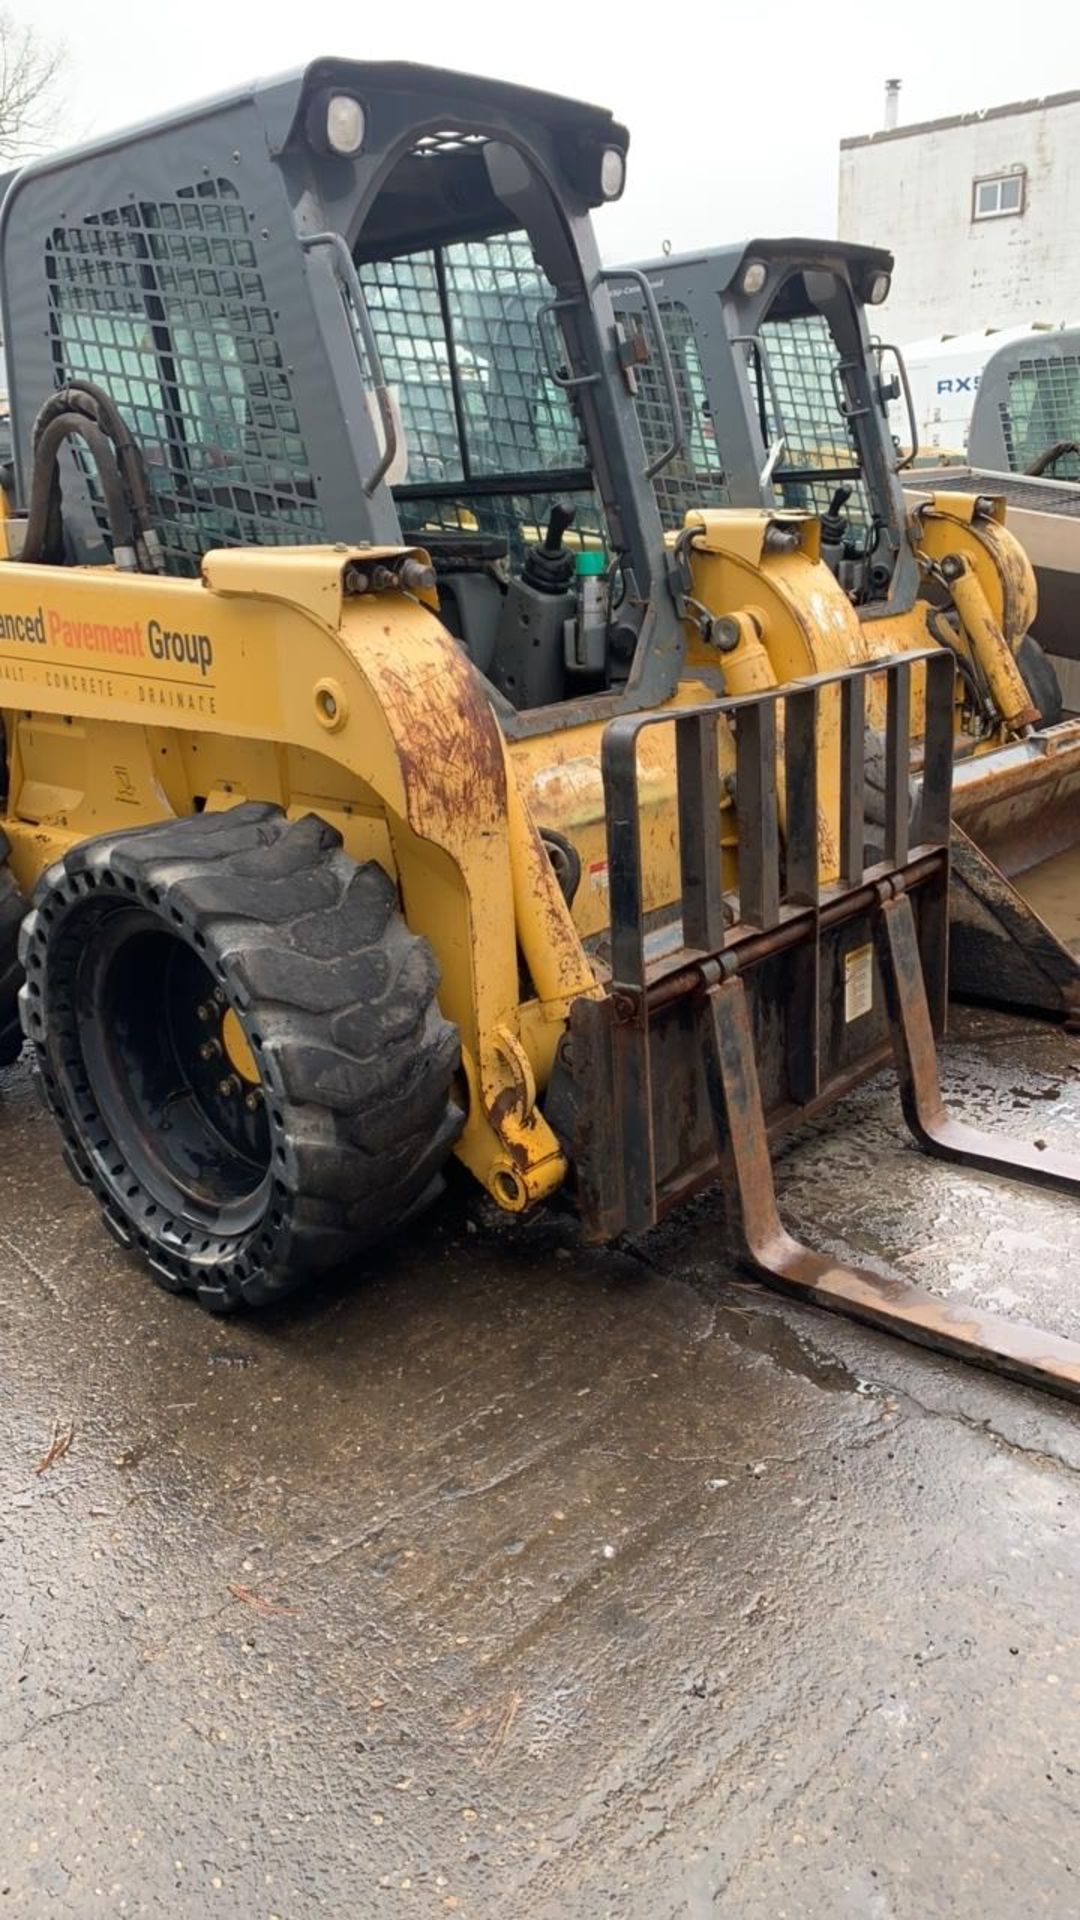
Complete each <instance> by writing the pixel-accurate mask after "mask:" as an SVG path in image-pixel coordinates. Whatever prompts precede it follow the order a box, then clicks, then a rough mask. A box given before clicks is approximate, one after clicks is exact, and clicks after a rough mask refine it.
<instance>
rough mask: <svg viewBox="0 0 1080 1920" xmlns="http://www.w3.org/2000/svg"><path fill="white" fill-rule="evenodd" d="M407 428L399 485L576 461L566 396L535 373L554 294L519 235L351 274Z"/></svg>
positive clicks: (373, 264) (368, 265)
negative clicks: (543, 312) (543, 315)
mask: <svg viewBox="0 0 1080 1920" xmlns="http://www.w3.org/2000/svg"><path fill="white" fill-rule="evenodd" d="M358 272H359V276H360V284H361V286H362V287H363V289H364V296H365V298H366V300H367V304H368V311H369V313H370V315H371V321H372V325H373V327H374V329H375V336H376V339H377V340H378V343H379V351H380V353H381V355H382V359H383V364H384V366H385V368H386V374H387V379H388V380H389V381H390V383H391V384H392V385H393V386H395V387H396V388H397V400H398V406H399V408H400V411H401V416H402V421H403V424H404V428H405V436H406V441H407V449H408V468H407V473H406V481H405V484H407V485H409V486H413V485H423V484H424V483H425V482H430V481H437V482H443V481H447V480H462V479H465V478H467V477H469V476H471V475H476V476H479V475H493V474H498V475H506V476H511V477H512V476H513V475H514V474H517V473H543V472H546V471H551V470H553V469H557V468H568V467H580V466H582V465H583V463H584V454H583V451H582V446H581V436H580V434H579V432H578V429H577V425H576V422H575V420H574V416H573V413H572V412H571V409H570V405H569V402H568V400H567V398H566V395H565V393H564V392H563V391H562V390H561V389H560V388H559V387H557V386H555V385H554V384H553V382H552V381H551V380H550V379H549V378H548V376H547V372H546V369H545V367H544V364H543V359H542V353H541V346H540V335H539V330H538V329H539V324H540V322H539V315H540V309H541V308H542V307H543V306H544V305H545V303H546V302H547V301H549V300H551V299H553V297H554V294H553V290H552V288H551V286H550V285H549V283H548V281H547V279H546V278H545V276H544V275H543V273H542V272H541V270H540V268H539V266H538V265H537V263H536V260H535V259H534V257H533V252H532V247H531V245H530V243H529V240H528V238H527V237H526V236H525V235H524V234H507V235H499V236H497V237H495V238H494V239H489V240H468V241H459V242H457V243H455V244H454V245H452V246H448V247H443V248H438V249H432V250H429V251H426V252H423V253H414V254H408V255H405V256H401V257H399V258H397V259H394V260H370V261H366V262H364V264H363V265H361V266H360V267H359V268H358Z"/></svg>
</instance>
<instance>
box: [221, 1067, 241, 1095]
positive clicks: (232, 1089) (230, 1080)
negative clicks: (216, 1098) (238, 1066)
mask: <svg viewBox="0 0 1080 1920" xmlns="http://www.w3.org/2000/svg"><path fill="white" fill-rule="evenodd" d="M217 1090H218V1092H219V1093H220V1095H221V1097H222V1099H223V1100H231V1099H232V1098H233V1097H234V1095H235V1094H238V1093H239V1091H240V1082H239V1080H238V1079H237V1077H236V1075H235V1073H227V1074H226V1075H225V1078H224V1080H219V1081H218V1084H217Z"/></svg>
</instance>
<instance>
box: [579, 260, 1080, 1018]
mask: <svg viewBox="0 0 1080 1920" xmlns="http://www.w3.org/2000/svg"><path fill="white" fill-rule="evenodd" d="M892 264H893V263H892V257H891V255H890V254H888V253H886V252H884V251H881V250H879V249H876V248H869V247H861V246H855V245H852V244H849V243H846V242H841V241H823V240H787V239H782V240H753V241H750V242H748V243H746V244H743V245H739V246H736V247H727V248H719V249H716V250H714V251H708V252H702V253H700V254H687V255H684V256H681V257H675V258H666V259H660V260H656V261H652V262H650V263H648V264H647V265H646V267H645V268H644V269H636V270H635V272H634V274H633V275H632V276H628V277H627V280H626V281H625V282H624V283H622V284H619V283H618V282H616V284H615V303H616V307H617V310H618V311H619V313H620V316H621V318H622V319H623V322H624V324H625V325H626V327H627V329H628V331H629V333H630V336H631V342H632V343H633V344H635V345H636V346H637V349H638V352H639V354H640V356H641V360H640V364H639V367H638V378H639V381H640V383H641V386H642V406H641V418H642V425H643V429H644V433H645V439H646V446H647V448H649V449H655V448H657V447H659V446H660V445H661V444H662V443H663V441H664V440H666V439H667V438H668V437H670V410H669V408H668V405H667V401H666V394H665V388H664V384H663V380H662V378H661V375H660V372H659V369H658V358H657V351H656V347H655V343H654V342H653V341H652V339H651V337H650V320H649V314H648V310H647V308H646V306H645V303H644V297H643V294H642V291H641V274H642V272H644V275H645V277H646V279H647V281H648V285H649V289H650V292H651V294H652V296H653V298H654V300H655V302H656V305H657V308H658V311H659V314H660V317H661V321H662V325H663V329H664V336H665V345H666V348H667V351H668V352H669V354H670V356H671V360H672V363H673V367H674V371H675V378H676V382H677V386H678V394H679V401H680V407H681V410H682V415H683V419H684V422H685V429H686V431H685V438H684V444H683V446H682V448H681V450H680V453H679V456H678V457H677V459H675V460H672V461H671V462H669V464H668V465H667V466H666V467H665V468H664V469H663V470H662V472H660V473H659V474H658V475H657V479H656V487H657V499H658V504H659V507H660V511H661V515H662V517H663V519H664V523H665V525H667V526H668V527H669V528H671V529H673V530H674V529H677V528H680V527H681V526H682V524H683V520H684V516H685V513H686V510H687V509H688V508H692V507H694V506H701V505H702V504H708V505H711V506H714V507H721V506H735V507H748V506H752V505H760V506H764V507H768V506H781V505H783V506H787V507H789V508H798V509H802V510H804V511H807V512H810V513H813V514H815V515H817V516H818V517H819V520H820V525H821V551H822V557H823V559H824V560H825V561H826V563H827V564H828V566H829V568H830V570H831V571H832V573H833V574H834V576H835V578H836V580H837V581H838V583H839V584H840V586H841V587H842V589H843V591H844V593H845V595H846V597H847V598H848V600H849V601H850V603H851V605H852V607H853V608H854V610H855V614H856V620H857V627H858V635H859V638H858V642H857V643H856V648H855V652H854V654H853V658H858V659H862V658H867V657H872V658H881V657H884V656H886V655H888V654H891V653H893V652H895V651H897V650H900V649H910V648H919V647H924V646H927V645H934V644H937V645H943V646H946V647H948V648H949V650H950V651H951V652H952V653H953V654H954V656H955V658H956V664H957V670H958V681H957V689H958V700H957V714H956V736H955V754H956V767H955V771H954V781H953V811H954V818H955V821H956V823H957V826H958V828H959V829H960V833H959V834H958V836H957V841H956V845H955V848H954V864H955V870H956V878H957V882H958V884H957V886H956V888H955V891H954V939H953V947H952V975H951V978H952V985H953V989H954V991H956V992H958V993H960V994H962V995H967V996H969V997H975V998H978V999H982V1000H989V1001H992V1002H1000V1003H1003V1004H1005V1005H1014V1006H1022V1007H1025V1008H1028V1009H1029V1010H1033V1011H1037V1012H1043V1013H1048V1014H1051V1015H1054V1016H1056V1017H1063V1018H1065V1019H1066V1020H1068V1021H1070V1022H1072V1023H1076V1022H1078V1021H1080V967H1078V963H1077V958H1076V953H1075V952H1074V951H1073V950H1072V949H1073V943H1074V942H1075V943H1076V945H1078V946H1080V917H1077V916H1074V915H1067V916H1063V917H1062V919H1061V921H1060V922H1059V923H1058V924H1057V925H1056V926H1055V927H1054V928H1053V930H1052V929H1051V927H1050V926H1047V925H1046V924H1044V922H1043V920H1042V919H1041V918H1040V917H1039V914H1037V913H1036V912H1035V911H1034V910H1033V908H1032V907H1031V906H1030V905H1029V904H1028V903H1027V902H1026V901H1025V899H1024V897H1023V896H1024V890H1025V885H1026V884H1028V883H1027V882H1026V876H1027V875H1028V874H1029V873H1031V874H1032V879H1031V882H1030V891H1031V892H1032V895H1033V896H1034V897H1035V898H1037V899H1039V900H1040V901H1041V900H1043V899H1044V898H1045V897H1046V896H1047V894H1048V892H1049V889H1048V888H1047V886H1046V863H1047V862H1053V861H1056V860H1058V859H1059V858H1060V856H1062V855H1063V854H1074V853H1075V852H1076V850H1077V849H1078V847H1080V718H1068V717H1066V716H1065V714H1064V712H1063V704H1062V696H1061V688H1060V685H1059V683H1058V680H1057V676H1056V674H1055V672H1054V669H1053V667H1052V665H1051V664H1050V662H1049V661H1048V660H1047V658H1046V655H1045V653H1044V652H1043V650H1042V648H1041V647H1040V646H1039V644H1038V642H1037V641H1036V640H1035V638H1034V636H1033V634H1032V631H1031V629H1032V625H1033V622H1034V619H1035V613H1036V605H1037V595H1036V588H1035V579H1034V574H1033V570H1032V566H1031V563H1030V561H1029V559H1028V557H1027V555H1026V554H1025V552H1024V551H1023V549H1022V547H1021V546H1020V544H1019V542H1018V541H1017V539H1016V538H1015V537H1014V535H1013V534H1012V532H1011V531H1010V525H1007V524H1006V503H1005V499H1004V492H1005V490H1006V489H1005V487H1004V483H1003V482H1001V481H998V482H997V483H995V481H994V479H993V477H992V476H977V477H975V478H969V481H968V483H967V484H966V485H965V484H964V481H963V476H961V477H960V481H959V484H958V483H957V476H956V475H948V474H945V475H941V476H938V480H940V484H938V480H935V478H934V477H933V476H931V477H929V478H926V477H924V476H923V475H921V474H919V473H918V472H916V471H914V470H912V471H910V472H908V473H906V474H903V475H902V474H901V468H902V467H903V466H904V465H905V464H906V463H907V462H910V460H911V459H912V458H913V456H914V453H915V452H916V451H917V449H916V447H915V441H914V414H913V410H912V408H911V406H910V403H909V404H908V406H907V409H906V412H907V416H908V421H909V431H908V434H907V436H906V445H905V446H904V449H903V451H901V450H900V448H899V447H898V445H897V443H896V442H895V441H894V439H893V436H892V433H891V432H890V425H889V406H890V403H891V404H892V405H893V407H894V411H895V409H896V408H897V407H898V406H900V405H902V403H903V400H904V398H905V397H907V398H908V400H909V402H910V396H908V392H907V380H906V374H905V371H904V365H903V360H902V357H901V355H900V354H899V352H898V351H897V350H896V349H895V348H893V347H890V346H885V345H882V344H881V343H880V342H878V341H876V340H875V339H873V338H872V336H871V331H870V325H869V321H870V317H871V316H872V314H873V310H874V308H875V306H876V305H878V304H880V302H881V301H882V300H883V299H885V297H886V296H887V294H888V291H889V284H890V275H891V272H892ZM902 481H903V485H902ZM904 486H910V487H912V488H915V489H917V492H916V493H914V495H913V496H912V498H910V499H909V498H907V497H906V496H905V493H904V490H903V488H904ZM1009 513H1010V515H1011V508H1009ZM1010 524H1011V523H1010ZM1077 605H1078V607H1080V599H1078V601H1077ZM765 650H766V653H767V654H768V655H769V661H768V664H767V666H764V667H763V665H762V662H761V660H760V657H758V656H756V655H755V657H754V658H753V659H751V658H749V657H745V658H744V663H743V673H744V674H745V676H746V677H745V678H743V676H742V673H740V660H741V656H740V654H739V651H738V649H737V648H733V649H732V652H731V654H730V656H729V658H728V661H727V663H726V664H727V673H728V679H729V684H730V685H732V686H733V687H736V686H740V687H741V686H743V685H750V684H759V682H760V677H761V674H762V673H763V672H766V673H768V672H772V673H774V674H776V675H777V676H778V677H780V678H783V677H784V676H785V675H786V674H788V673H791V672H792V671H795V672H804V671H807V670H812V668H813V666H814V665H815V664H816V663H817V662H816V649H815V647H814V646H813V645H812V647H811V651H810V654H809V656H808V658H807V660H806V661H804V662H794V663H793V662H792V661H791V660H790V659H783V660H782V659H780V657H779V656H778V655H777V653H776V650H775V649H774V648H772V647H771V645H770V643H769V640H768V638H767V637H766V638H765ZM871 751H872V750H871ZM920 751H921V749H920V745H919V742H918V741H916V744H915V755H914V766H913V771H914V773H915V775H916V778H917V777H918V771H919V765H920ZM874 758H875V756H873V751H872V764H871V778H872V780H874V779H877V780H879V779H880V771H879V768H880V756H879V755H878V756H876V760H877V765H876V766H875V764H874ZM1033 870H1035V871H1033ZM1010 883H1012V884H1010ZM1059 934H1060V937H1057V936H1058V935H1059Z"/></svg>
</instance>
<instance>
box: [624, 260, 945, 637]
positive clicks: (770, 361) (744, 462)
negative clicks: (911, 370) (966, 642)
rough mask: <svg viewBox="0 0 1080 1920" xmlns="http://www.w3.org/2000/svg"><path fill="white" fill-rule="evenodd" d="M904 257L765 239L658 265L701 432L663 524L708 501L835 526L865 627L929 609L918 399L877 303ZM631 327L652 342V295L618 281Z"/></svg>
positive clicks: (649, 381)
mask: <svg viewBox="0 0 1080 1920" xmlns="http://www.w3.org/2000/svg"><path fill="white" fill-rule="evenodd" d="M892 265H893V261H892V256H891V254H888V253H885V252H883V251H881V250H880V249H877V248H872V247H859V246H850V245H846V244H843V243H838V242H836V241H805V240H802V241H800V240H755V241H751V242H750V243H749V244H748V245H745V246H740V247H732V248H721V249H717V250H716V251H715V252H711V253H705V254H686V255H681V256H676V257H670V256H669V257H668V258H665V259H660V260H655V261H651V262H649V263H648V264H647V265H646V266H645V268H644V272H645V274H646V277H647V279H648V281H649V284H650V286H651V288H652V290H653V293H654V296H655V299H656V303H657V306H658V308H659V312H660V317H661V322H662V325H663V328H664V332H665V335H666V338H667V344H668V348H669V351H670V354H671V357H672V360H673V362H674V366H675V376H676V383H677V387H678V396H679V400H680V404H681V406H682V410H683V414H684V418H685V420H686V423H687V433H686V446H685V451H684V454H683V456H682V458H681V459H680V460H679V461H677V462H672V463H671V464H670V465H669V466H668V467H667V468H666V469H665V471H664V472H663V473H662V474H661V475H660V476H659V478H658V481H657V495H658V503H659V507H660V512H661V515H662V518H663V520H664V524H665V525H666V526H668V527H677V526H680V525H681V524H682V521H683V516H684V515H685V513H686V511H687V509H688V508H689V507H693V506H714V507H759V506H783V507H791V508H797V509H801V510H803V511H805V512H808V513H813V514H815V515H816V516H817V517H818V518H819V519H820V521H821V533H822V558H823V559H824V560H825V561H826V563H827V564H828V565H829V566H830V567H831V569H832V571H833V573H834V574H835V575H836V577H837V579H838V580H839V581H840V584H841V585H842V586H843V588H844V590H845V592H846V593H847V595H848V597H849V599H850V600H851V601H852V603H853V604H854V606H855V607H856V608H857V609H858V610H859V612H860V614H862V615H863V617H873V615H874V613H882V614H883V613H886V612H888V613H893V612H896V611H898V610H899V606H900V604H910V602H911V601H913V600H914V597H915V592H916V589H917V581H916V579H915V577H914V572H913V569H912V567H911V565H910V564H909V563H908V560H907V547H906V542H905V538H904V523H905V512H904V503H903V495H902V493H901V491H900V487H899V483H898V480H897V470H898V467H899V466H900V465H901V464H906V463H907V460H908V459H910V458H911V451H906V452H904V451H902V450H901V449H900V448H899V447H898V446H897V444H896V443H895V442H894V441H893V439H892V436H891V434H890V431H889V425H888V406H889V403H890V401H892V400H895V399H896V398H897V397H898V396H900V395H902V394H904V395H906V393H907V383H906V376H905V373H904V369H903V363H902V361H901V360H900V356H899V354H898V353H897V351H896V349H895V348H892V347H887V346H882V345H881V344H880V343H878V342H877V341H875V340H873V339H872V338H871V336H870V332H869V329H868V326H867V322H866V312H865V309H866V307H867V306H868V305H878V304H880V303H881V301H882V300H884V299H885V298H886V297H887V295H888V291H889V283H890V275H891V272H892ZM615 302H616V308H617V311H618V312H619V314H620V317H621V318H622V319H623V320H624V322H625V323H626V324H627V325H629V326H631V327H633V328H634V329H635V330H637V331H638V332H641V333H644V334H646V335H647V334H648V330H649V321H648V316H647V314H646V313H645V312H644V309H643V306H642V301H641V298H640V294H639V292H638V289H637V286H636V285H635V284H634V283H633V282H631V283H630V284H628V285H627V286H626V287H625V288H623V287H620V286H619V285H618V284H616V288H615ZM655 366H656V362H655V356H652V359H651V362H650V364H647V365H646V366H644V367H643V369H642V372H641V379H642V383H643V387H644V388H645V390H646V399H645V401H644V403H643V408H642V421H643V426H644V428H645V437H646V445H647V446H648V445H649V444H650V442H651V440H652V439H653V438H655V437H656V436H657V435H659V434H660V433H662V432H663V430H664V415H663V404H662V394H661V393H660V391H659V388H658V384H657V377H656V371H655Z"/></svg>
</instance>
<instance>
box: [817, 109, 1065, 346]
mask: <svg viewBox="0 0 1080 1920" xmlns="http://www.w3.org/2000/svg"><path fill="white" fill-rule="evenodd" d="M889 88H890V91H889V94H888V95H887V108H886V112H887V117H888V116H889V114H890V112H891V113H892V114H895V111H896V105H897V95H898V92H899V84H898V82H895V81H892V82H890V83H889ZM839 232H840V237H841V239H843V240H860V241H865V242H867V243H868V244H870V245H876V246H884V247H889V248H890V249H891V250H892V252H893V253H894V254H895V256H896V273H895V277H894V281H893V291H892V293H891V295H890V297H889V301H888V304H887V305H886V306H885V308H884V309H883V310H882V317H881V323H880V330H881V331H882V333H883V334H884V335H885V336H886V337H888V338H890V339H892V340H894V341H896V342H897V343H898V344H900V345H901V346H903V345H905V344H906V343H907V342H909V341H912V340H926V339H927V338H928V337H930V336H933V335H940V334H951V333H970V332H973V331H981V330H983V329H984V328H987V327H994V328H997V327H1009V326H1017V325H1021V326H1023V325H1027V326H1030V325H1031V324H1032V323H1033V322H1035V321H1041V322H1044V323H1048V324H1050V325H1061V324H1063V323H1065V322H1068V321H1074V320H1076V319H1080V244H1078V240H1080V91H1077V92H1073V93H1057V94H1048V95H1047V97H1046V98H1045V99H1043V100H1021V101H1018V102H1016V103H1015V104H1014V105H1012V106H1005V107H988V108H987V109H986V111H985V112H983V113H961V114H955V115H953V116H951V117H950V118H949V119H947V120H926V121H923V122H922V123H921V124H919V125H916V126H910V127H905V126H888V125H887V126H886V127H885V128H883V130H882V131H881V132H879V133H868V134H860V135H858V136H856V137H855V138H853V139H849V140H841V142H840V213H839Z"/></svg>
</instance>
